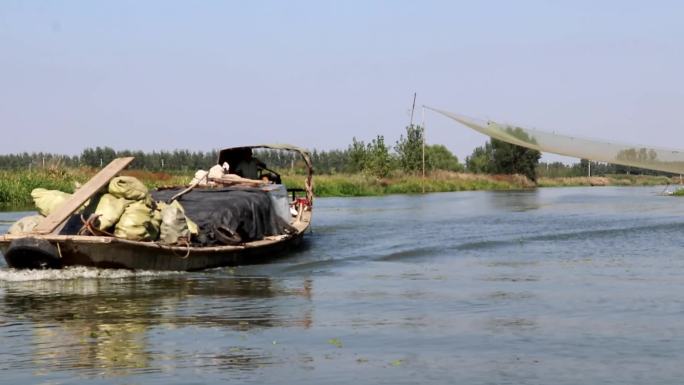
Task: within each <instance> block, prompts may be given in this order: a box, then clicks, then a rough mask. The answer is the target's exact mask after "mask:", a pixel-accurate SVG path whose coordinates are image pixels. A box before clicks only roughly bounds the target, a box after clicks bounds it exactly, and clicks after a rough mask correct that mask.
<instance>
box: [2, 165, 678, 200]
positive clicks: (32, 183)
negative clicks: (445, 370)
mask: <svg viewBox="0 0 684 385" xmlns="http://www.w3.org/2000/svg"><path fill="white" fill-rule="evenodd" d="M95 173H96V170H93V169H89V168H82V169H52V170H51V169H48V170H34V171H0V206H13V207H26V206H29V205H31V203H32V201H31V190H33V189H34V188H37V187H43V188H47V189H55V190H61V191H65V192H73V191H74V189H75V187H76V186H77V185H78V184H82V183H85V182H86V181H87V180H88V179H90V178H91V177H92V176H93V175H95ZM124 174H125V175H130V176H135V177H136V178H138V179H140V180H141V181H143V183H145V184H146V185H147V186H148V187H150V188H155V187H160V186H173V185H184V184H187V183H188V182H189V181H190V180H191V179H192V175H190V174H187V175H186V174H184V173H153V172H147V171H141V170H127V171H125V172H124ZM304 178H305V177H304V176H303V175H283V182H284V183H285V184H286V185H287V186H290V187H303V186H304ZM672 182H673V181H672V180H670V178H667V177H660V176H658V177H656V176H646V175H611V176H605V177H591V178H587V177H575V178H540V179H539V181H538V183H537V184H534V183H533V182H532V181H530V180H529V179H527V178H526V177H524V176H521V175H484V174H468V173H453V172H444V171H439V172H433V173H431V174H430V175H428V176H427V177H426V178H425V179H423V178H422V177H421V176H419V175H395V176H393V177H390V178H383V179H378V178H374V177H371V176H367V175H363V174H352V175H350V174H337V175H316V177H315V178H314V187H315V193H316V196H319V197H348V196H378V195H387V194H418V193H422V192H423V191H424V192H450V191H472V190H522V189H529V188H535V187H574V186H655V185H666V184H671V183H672ZM678 182H679V180H678V179H677V180H676V183H678ZM681 194H684V192H683V193H681Z"/></svg>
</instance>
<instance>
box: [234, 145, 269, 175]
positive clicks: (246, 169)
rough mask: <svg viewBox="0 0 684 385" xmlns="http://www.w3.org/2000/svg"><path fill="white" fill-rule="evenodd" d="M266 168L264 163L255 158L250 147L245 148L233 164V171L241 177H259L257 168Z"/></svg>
mask: <svg viewBox="0 0 684 385" xmlns="http://www.w3.org/2000/svg"><path fill="white" fill-rule="evenodd" d="M264 168H266V164H265V163H264V162H262V161H260V160H259V159H257V158H255V157H254V156H253V154H252V149H251V148H246V149H245V150H244V154H243V156H242V159H241V160H240V161H239V162H238V164H237V165H236V166H235V173H236V174H237V175H239V176H241V177H243V178H248V179H259V170H262V169H264Z"/></svg>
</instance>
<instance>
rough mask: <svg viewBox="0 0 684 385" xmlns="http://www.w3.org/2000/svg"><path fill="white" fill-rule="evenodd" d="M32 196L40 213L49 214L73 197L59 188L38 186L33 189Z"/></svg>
mask: <svg viewBox="0 0 684 385" xmlns="http://www.w3.org/2000/svg"><path fill="white" fill-rule="evenodd" d="M31 197H32V198H33V202H34V203H35V204H36V208H37V209H38V212H39V213H40V215H43V216H48V215H50V213H51V212H53V211H55V210H56V209H57V208H58V207H59V206H61V205H62V204H63V203H64V202H66V201H67V200H69V198H71V194H69V193H65V192H62V191H59V190H47V189H44V188H36V189H33V191H31Z"/></svg>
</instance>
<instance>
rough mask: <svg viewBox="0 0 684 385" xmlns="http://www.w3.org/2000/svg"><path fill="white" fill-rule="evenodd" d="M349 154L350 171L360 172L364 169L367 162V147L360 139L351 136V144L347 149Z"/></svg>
mask: <svg viewBox="0 0 684 385" xmlns="http://www.w3.org/2000/svg"><path fill="white" fill-rule="evenodd" d="M347 153H348V154H349V166H350V167H349V168H350V171H352V172H360V171H363V170H365V169H366V163H367V162H368V149H367V148H366V145H365V143H363V141H362V140H356V138H352V144H351V145H349V148H348V149H347Z"/></svg>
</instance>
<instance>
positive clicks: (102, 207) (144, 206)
mask: <svg viewBox="0 0 684 385" xmlns="http://www.w3.org/2000/svg"><path fill="white" fill-rule="evenodd" d="M31 196H32V197H33V201H34V203H35V204H36V207H37V208H38V212H39V213H40V214H41V216H32V217H26V218H23V219H21V220H20V221H19V222H17V223H15V224H14V225H13V226H12V228H11V229H10V234H12V233H19V232H23V233H26V232H30V231H31V230H32V229H33V228H34V227H35V226H36V225H37V224H38V223H39V222H40V219H42V216H48V215H50V213H51V212H53V211H54V210H55V209H57V208H58V207H59V206H61V205H62V204H63V203H64V202H65V201H67V200H68V199H69V198H70V197H71V194H68V193H65V192H62V191H57V190H46V189H43V188H37V189H34V190H33V191H32V192H31ZM88 206H89V202H86V204H85V205H84V207H82V208H81V209H80V210H79V211H83V210H85V207H88ZM94 214H95V215H96V217H97V218H96V219H95V220H94V222H93V223H94V225H95V227H96V228H97V229H98V230H100V231H102V232H107V233H112V234H113V235H114V236H115V237H117V238H123V239H128V240H132V241H159V242H161V243H164V244H168V245H172V244H177V243H179V242H182V241H187V242H189V241H190V240H191V238H192V237H193V236H197V235H198V234H199V228H198V226H197V224H195V222H193V221H192V220H190V219H189V218H188V217H187V216H186V215H185V210H184V209H183V206H181V204H180V203H178V201H177V200H174V201H173V202H172V203H171V204H167V203H164V202H154V201H153V200H152V197H151V196H150V193H149V190H148V189H147V187H146V186H145V185H144V184H143V183H142V182H140V181H139V180H138V179H136V178H134V177H130V176H120V177H116V178H113V179H112V180H111V181H110V182H109V186H108V189H107V193H106V194H103V195H101V196H100V198H99V200H98V202H97V207H96V208H95V211H94ZM13 231H14V232H13Z"/></svg>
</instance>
